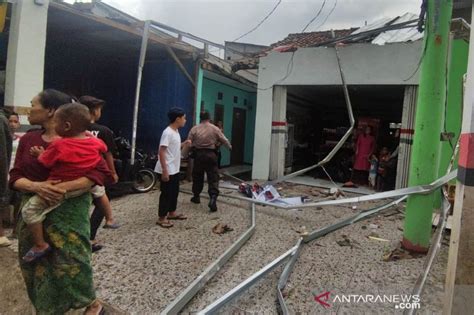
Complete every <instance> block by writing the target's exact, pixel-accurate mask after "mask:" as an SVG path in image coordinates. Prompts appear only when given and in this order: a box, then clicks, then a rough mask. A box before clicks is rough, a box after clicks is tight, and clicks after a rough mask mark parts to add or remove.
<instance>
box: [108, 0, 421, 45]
mask: <svg viewBox="0 0 474 315" xmlns="http://www.w3.org/2000/svg"><path fill="white" fill-rule="evenodd" d="M103 1H104V2H105V3H107V4H110V5H112V6H114V7H116V8H118V9H120V10H123V11H125V12H127V13H129V14H131V15H133V16H135V17H138V18H140V19H152V20H156V21H159V22H161V23H165V24H168V25H170V26H173V27H175V28H177V29H180V30H182V31H186V32H188V33H192V34H194V35H196V36H200V37H204V38H206V39H208V40H211V41H214V42H218V43H222V44H223V43H224V41H226V40H227V41H232V40H234V39H236V38H237V37H238V36H240V35H242V34H243V33H245V32H247V31H248V30H250V29H252V28H253V27H254V26H255V25H256V24H257V23H258V22H259V21H260V20H261V19H262V18H263V17H265V16H266V15H267V14H268V13H269V12H270V11H271V9H272V8H273V7H274V6H275V4H276V3H277V2H278V0H103ZM336 1H337V5H336V7H335V9H334V11H333V13H332V14H331V16H329V17H328V19H327V21H326V23H324V25H321V24H322V23H323V21H324V20H325V19H326V17H327V16H328V14H329V12H330V11H331V9H332V8H333V7H334V4H335V2H336ZM323 2H324V0H282V3H281V4H280V6H279V7H278V8H277V10H276V11H275V12H274V14H273V15H272V16H271V17H270V18H269V19H268V20H267V21H266V22H265V23H264V24H262V26H261V27H259V28H258V29H257V30H256V31H255V32H253V33H252V34H250V35H248V36H246V37H245V38H242V39H241V40H240V41H241V42H247V43H253V44H265V45H268V44H271V43H274V42H276V41H278V40H280V39H283V38H284V37H286V36H287V35H288V34H289V33H299V32H301V30H302V29H303V27H304V26H305V25H306V24H307V23H308V22H309V21H310V20H311V18H312V17H314V16H315V15H316V13H317V12H318V10H319V9H320V8H321V6H322V4H323ZM420 5H421V0H327V1H326V4H325V6H324V8H323V11H322V12H321V15H320V17H319V18H318V19H316V20H315V21H314V23H313V24H312V25H311V26H310V27H309V28H308V30H307V31H317V30H327V29H331V28H332V29H337V28H347V27H354V26H362V25H363V24H364V22H365V21H368V23H370V22H372V21H374V20H377V19H379V18H382V17H395V16H397V15H402V14H403V13H406V12H412V13H416V14H418V13H419V8H420Z"/></svg>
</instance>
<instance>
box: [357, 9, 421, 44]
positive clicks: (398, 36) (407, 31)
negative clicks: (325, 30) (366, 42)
mask: <svg viewBox="0 0 474 315" xmlns="http://www.w3.org/2000/svg"><path fill="white" fill-rule="evenodd" d="M417 18H418V15H416V14H413V13H405V14H404V15H402V16H400V17H397V18H395V19H389V18H383V19H380V20H378V21H375V22H374V23H371V24H369V25H366V26H363V27H361V28H360V29H358V30H357V31H355V32H353V33H352V34H358V33H360V32H365V31H370V30H373V29H377V28H380V27H383V26H386V25H391V24H398V23H402V22H408V21H411V20H416V19H417ZM422 38H423V33H420V32H418V29H417V28H416V26H415V27H410V28H402V29H398V30H393V31H386V32H382V33H380V34H379V35H377V37H375V38H374V39H373V40H372V41H371V43H372V44H376V45H385V44H388V43H403V42H410V41H417V40H419V39H422Z"/></svg>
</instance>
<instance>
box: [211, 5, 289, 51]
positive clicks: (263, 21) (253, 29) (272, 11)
mask: <svg viewBox="0 0 474 315" xmlns="http://www.w3.org/2000/svg"><path fill="white" fill-rule="evenodd" d="M281 2H282V0H278V2H277V3H276V4H275V6H274V7H273V9H272V10H271V11H270V12H269V13H268V14H267V15H266V16H265V17H264V18H263V19H262V20H261V21H260V22H258V24H257V25H256V26H254V27H253V28H252V29H251V30H249V31H248V32H246V33H244V34H242V35H240V36H239V37H237V38H236V39H234V40H233V42H236V41H238V40H239V39H242V38H244V37H245V36H247V35H249V34H251V33H253V32H254V31H256V30H257V29H258V28H259V27H260V26H261V25H262V24H263V23H265V21H266V20H268V18H270V16H271V15H272V14H273V13H274V12H275V11H276V9H277V8H278V7H279V6H280V4H281ZM216 51H217V50H216V49H213V50H209V52H210V53H212V52H216Z"/></svg>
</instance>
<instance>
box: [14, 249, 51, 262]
mask: <svg viewBox="0 0 474 315" xmlns="http://www.w3.org/2000/svg"><path fill="white" fill-rule="evenodd" d="M52 250H53V248H52V247H51V246H48V248H46V249H45V250H42V251H40V252H35V251H33V250H32V249H30V250H29V251H28V252H27V253H26V255H25V256H23V258H22V260H23V261H24V262H26V263H32V262H35V261H37V260H38V259H40V258H41V257H44V256H46V255H47V254H48V253H49V252H50V251H52Z"/></svg>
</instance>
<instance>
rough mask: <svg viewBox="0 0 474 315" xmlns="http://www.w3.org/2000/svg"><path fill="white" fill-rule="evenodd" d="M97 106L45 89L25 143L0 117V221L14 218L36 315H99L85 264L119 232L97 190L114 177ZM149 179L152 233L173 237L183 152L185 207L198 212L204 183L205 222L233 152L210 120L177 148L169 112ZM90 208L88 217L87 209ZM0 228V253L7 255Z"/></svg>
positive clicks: (13, 117) (10, 118)
mask: <svg viewBox="0 0 474 315" xmlns="http://www.w3.org/2000/svg"><path fill="white" fill-rule="evenodd" d="M104 105H105V102H104V101H103V100H100V99H98V98H95V97H92V96H82V97H80V98H79V99H75V98H73V97H71V96H69V95H68V94H66V93H63V92H60V91H57V90H53V89H47V90H44V91H42V92H40V93H39V94H38V95H36V96H35V97H33V99H32V100H31V108H30V110H29V113H28V121H29V123H30V124H31V125H35V126H39V127H40V128H36V129H30V130H29V131H28V132H26V133H24V134H19V133H17V131H18V129H19V128H20V122H19V115H18V114H16V113H13V112H6V111H0V146H1V151H0V153H1V156H0V181H1V185H0V198H1V199H0V201H1V205H0V214H2V215H3V213H1V212H4V210H5V209H6V208H9V207H14V208H15V209H16V213H17V215H16V216H15V222H14V224H13V225H14V226H15V228H14V232H13V234H12V236H11V237H17V238H18V244H19V262H20V268H21V271H22V274H23V278H24V281H25V284H26V287H27V291H28V296H29V298H30V300H31V302H32V304H33V306H34V307H35V309H36V311H37V313H38V314H43V313H44V314H46V313H48V314H50V313H54V314H56V313H58V314H59V313H65V312H67V311H69V310H71V309H79V308H86V310H85V314H103V313H104V308H103V306H102V305H101V304H100V302H99V301H98V300H97V299H96V295H95V290H94V286H93V281H92V265H91V254H92V252H95V251H98V250H100V249H101V248H102V245H101V244H99V243H98V242H97V241H96V234H97V231H98V229H99V227H100V226H101V224H102V222H103V220H104V219H105V224H104V225H103V227H104V228H109V229H117V228H119V227H120V225H119V224H118V223H117V222H115V220H114V217H113V213H112V208H111V205H110V201H109V198H108V197H107V193H106V189H105V187H106V186H108V185H113V184H115V183H117V181H118V180H119V178H118V176H117V173H116V170H115V167H114V151H115V150H116V148H115V143H114V135H113V132H112V131H111V130H110V129H109V128H107V127H106V126H103V125H99V124H97V121H98V120H99V119H100V117H101V113H102V110H103V108H104ZM168 118H169V126H168V127H167V128H166V129H165V130H164V131H163V133H162V136H161V140H160V143H159V148H158V156H159V158H158V162H157V164H156V168H155V171H156V172H157V173H158V174H159V175H160V189H161V193H160V197H159V202H158V220H157V222H156V224H157V225H159V226H161V227H163V228H171V227H173V223H172V222H171V221H173V220H186V219H187V217H186V216H185V215H184V214H183V213H179V212H178V211H177V204H178V194H179V182H180V168H181V165H180V163H181V158H182V149H183V148H186V149H187V150H189V149H190V152H191V153H190V156H192V158H193V159H194V167H193V174H192V177H193V188H192V191H193V194H194V195H193V197H192V198H191V202H193V203H195V204H199V203H200V194H201V192H202V190H203V188H204V174H206V176H207V181H208V186H209V188H208V193H209V198H210V202H209V204H208V207H209V210H210V212H215V211H217V198H218V195H219V175H218V167H219V165H218V164H219V155H220V154H219V148H220V146H222V145H224V146H226V147H227V148H229V149H231V148H232V146H231V144H230V142H229V141H228V140H227V138H226V137H225V136H224V134H223V132H222V129H221V128H219V127H217V126H215V125H213V124H212V123H211V121H210V115H209V113H208V112H202V113H201V115H200V119H201V122H200V124H198V125H196V126H194V127H193V128H192V129H191V131H190V132H189V135H188V138H187V139H186V140H185V141H184V142H182V141H181V136H180V134H179V131H178V130H179V129H180V128H182V127H184V126H185V124H186V114H185V112H184V110H183V109H181V108H178V107H175V108H172V109H171V110H170V111H169V112H168ZM92 204H93V205H94V206H95V207H94V210H93V211H92V214H91V215H89V213H90V212H89V210H90V208H91V205H92ZM2 221H3V220H2V219H0V246H9V245H11V241H10V240H9V239H8V238H7V237H6V236H5V233H4V230H3V223H2Z"/></svg>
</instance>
